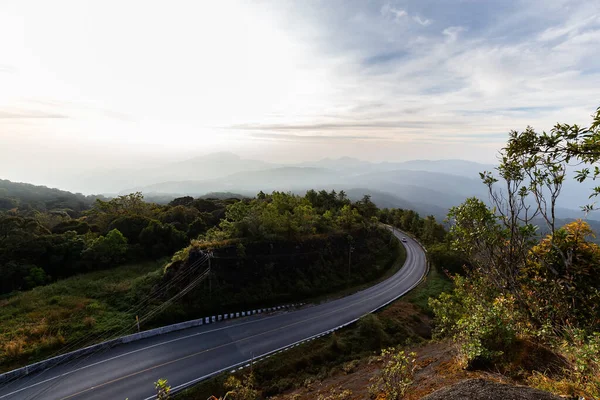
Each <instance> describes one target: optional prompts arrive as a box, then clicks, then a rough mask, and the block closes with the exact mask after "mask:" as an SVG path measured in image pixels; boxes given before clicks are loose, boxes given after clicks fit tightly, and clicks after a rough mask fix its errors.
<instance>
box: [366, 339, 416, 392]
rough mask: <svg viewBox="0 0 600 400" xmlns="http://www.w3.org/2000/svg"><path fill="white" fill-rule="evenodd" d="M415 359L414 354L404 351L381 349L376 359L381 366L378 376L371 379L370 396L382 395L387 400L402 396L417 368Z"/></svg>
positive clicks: (391, 348) (411, 381)
mask: <svg viewBox="0 0 600 400" xmlns="http://www.w3.org/2000/svg"><path fill="white" fill-rule="evenodd" d="M415 357H416V354H415V353H408V354H407V353H406V352H405V351H404V350H399V349H396V348H393V347H390V348H387V349H383V350H382V351H381V356H380V357H379V359H378V361H381V362H382V363H383V365H382V366H381V370H380V371H379V375H378V376H376V377H374V378H372V380H373V381H374V383H373V384H372V385H371V386H369V392H370V393H371V395H372V396H373V397H377V396H379V395H380V394H382V393H383V394H384V395H385V398H386V399H389V400H397V399H399V398H401V397H402V396H404V394H405V393H406V390H407V389H408V388H409V386H410V385H411V384H412V383H413V378H414V373H415V370H416V368H417V364H416V362H415V361H416V359H415Z"/></svg>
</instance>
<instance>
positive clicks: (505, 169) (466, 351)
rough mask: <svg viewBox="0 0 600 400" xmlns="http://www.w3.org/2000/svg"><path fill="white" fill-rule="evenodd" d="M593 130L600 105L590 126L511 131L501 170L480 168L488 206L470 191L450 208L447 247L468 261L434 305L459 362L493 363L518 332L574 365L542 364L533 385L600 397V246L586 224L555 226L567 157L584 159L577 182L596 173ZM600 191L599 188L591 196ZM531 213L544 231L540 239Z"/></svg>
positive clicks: (598, 152) (599, 120)
mask: <svg viewBox="0 0 600 400" xmlns="http://www.w3.org/2000/svg"><path fill="white" fill-rule="evenodd" d="M599 129H600V109H598V110H597V112H596V114H595V116H594V121H593V123H592V125H591V126H590V127H589V128H580V127H578V126H576V125H567V124H558V125H556V126H555V127H554V128H553V129H552V131H551V132H550V133H545V132H543V133H537V132H536V131H534V130H533V129H532V128H527V129H526V130H525V131H523V132H517V131H513V132H511V133H510V135H509V140H508V143H507V145H506V147H505V148H504V149H503V150H502V152H501V158H500V160H501V164H500V166H499V167H498V168H497V176H494V175H493V174H492V173H490V172H484V173H482V174H481V177H482V180H483V183H484V184H485V185H486V186H487V187H488V189H489V194H490V199H491V202H492V205H493V208H489V207H488V206H487V205H486V204H485V203H483V202H482V201H481V200H478V199H475V198H473V199H467V200H466V201H465V203H463V204H462V205H460V206H458V207H455V208H453V209H452V210H451V211H450V214H449V220H450V223H451V229H450V239H451V244H452V248H453V250H455V251H457V252H459V253H460V254H461V255H462V256H463V257H464V258H466V260H467V261H468V265H469V269H468V271H467V274H466V276H464V277H460V276H456V277H454V283H455V289H454V290H453V291H452V292H448V293H444V294H442V295H441V296H440V297H439V298H438V299H435V300H431V301H430V304H431V307H432V308H433V310H434V312H435V314H436V324H437V333H438V335H449V336H452V337H453V338H454V339H455V340H456V341H457V342H458V344H459V345H460V349H461V354H462V355H463V358H464V361H465V364H467V365H473V364H474V363H475V362H477V361H487V362H489V361H493V362H497V361H499V359H498V357H499V356H500V355H502V354H503V353H504V354H505V355H508V354H507V353H508V350H510V349H511V346H512V344H514V343H515V341H516V340H521V339H523V340H526V341H529V342H534V343H536V342H537V343H538V344H537V345H540V346H542V347H547V348H549V349H550V351H551V352H554V353H555V354H559V355H560V357H561V358H562V359H563V360H567V362H568V365H570V366H571V368H568V369H566V370H565V371H563V373H562V375H561V374H558V375H557V374H555V375H553V376H550V375H546V374H545V371H544V370H543V369H542V367H541V366H540V367H538V368H540V370H541V372H540V371H535V370H534V371H533V374H532V375H531V376H530V377H529V380H530V383H532V384H535V385H536V386H538V387H542V388H547V389H552V390H555V391H558V392H561V394H571V395H572V394H575V393H585V396H589V397H597V396H598V388H599V387H600V385H599V380H598V376H599V369H598V368H599V365H598V361H597V360H598V359H599V358H600V354H599V351H600V344H599V343H600V340H598V335H599V332H600V306H599V304H600V248H599V247H598V246H597V245H596V244H594V243H592V242H591V241H590V240H589V239H590V237H593V232H592V231H591V229H590V227H589V225H588V224H587V223H585V222H583V221H574V222H570V223H567V224H566V225H565V226H563V227H558V220H557V219H556V218H555V211H556V204H557V201H558V198H559V195H560V193H561V189H562V186H563V184H564V182H565V180H566V171H567V166H568V165H569V164H570V163H573V162H575V163H583V164H584V165H585V167H584V168H583V169H582V170H581V171H579V173H578V176H577V177H576V178H577V180H579V181H583V180H585V179H588V178H592V179H594V178H598V177H600V171H599V170H598V167H597V166H595V167H594V168H593V171H592V169H590V167H589V164H593V163H598V161H600V148H599V147H598V143H600V141H599V139H600V131H599ZM597 194H600V188H596V189H595V190H594V193H592V196H591V197H593V196H594V195H597ZM584 209H586V210H590V209H592V207H591V205H588V206H586V207H584ZM534 218H537V220H540V219H541V221H543V222H544V224H545V225H546V227H545V230H546V231H547V232H548V233H549V234H548V235H546V236H545V237H541V235H540V233H539V229H538V227H537V226H535V225H534V223H533V221H534ZM496 365H498V364H496Z"/></svg>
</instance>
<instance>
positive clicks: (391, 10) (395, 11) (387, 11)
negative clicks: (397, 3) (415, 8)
mask: <svg viewBox="0 0 600 400" xmlns="http://www.w3.org/2000/svg"><path fill="white" fill-rule="evenodd" d="M381 14H383V15H390V16H392V17H393V18H394V20H395V21H399V20H400V19H402V18H403V17H406V16H407V15H408V13H407V12H406V11H405V10H403V9H400V8H395V7H393V6H391V5H390V4H389V3H386V4H384V5H383V6H382V7H381Z"/></svg>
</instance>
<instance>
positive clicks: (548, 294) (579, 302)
mask: <svg viewBox="0 0 600 400" xmlns="http://www.w3.org/2000/svg"><path fill="white" fill-rule="evenodd" d="M588 237H593V233H592V230H591V229H590V227H589V225H588V224H587V223H585V222H583V221H581V220H578V221H574V222H571V223H569V224H567V225H565V226H564V227H562V228H561V229H559V230H557V231H556V232H555V234H554V237H551V236H550V235H548V236H546V238H544V239H542V240H541V241H540V243H539V244H538V245H536V246H535V247H533V248H532V249H531V254H532V257H530V258H529V260H528V263H527V266H526V268H524V269H523V271H522V274H521V282H522V285H523V290H524V291H525V293H526V295H527V296H524V298H525V299H527V303H528V306H529V309H530V310H532V312H533V313H534V315H535V317H536V319H537V320H538V321H540V323H541V324H544V325H547V326H553V327H567V326H576V327H578V328H582V329H587V330H593V329H595V328H597V327H598V326H600V247H598V245H596V244H595V243H592V242H590V241H588V240H587V238H588ZM563 257H566V258H567V259H568V260H569V262H568V263H565V262H564V260H563Z"/></svg>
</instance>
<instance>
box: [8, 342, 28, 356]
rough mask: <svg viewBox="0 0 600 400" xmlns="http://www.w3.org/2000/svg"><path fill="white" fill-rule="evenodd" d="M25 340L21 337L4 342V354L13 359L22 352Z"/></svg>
mask: <svg viewBox="0 0 600 400" xmlns="http://www.w3.org/2000/svg"><path fill="white" fill-rule="evenodd" d="M24 344H25V342H24V341H23V340H22V339H14V340H11V341H9V342H7V343H5V344H4V354H5V356H6V357H8V358H11V359H15V358H18V357H19V356H20V355H21V354H23V346H24Z"/></svg>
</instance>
